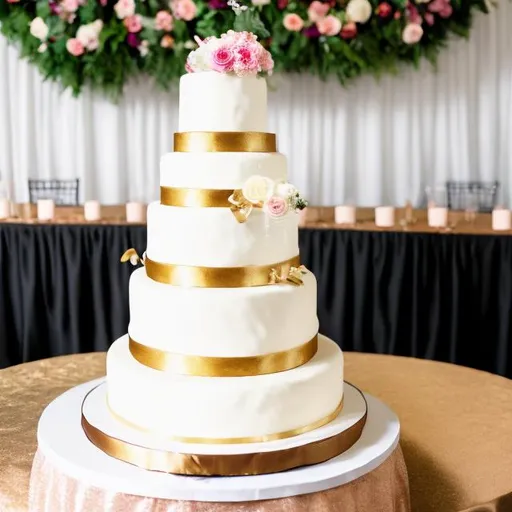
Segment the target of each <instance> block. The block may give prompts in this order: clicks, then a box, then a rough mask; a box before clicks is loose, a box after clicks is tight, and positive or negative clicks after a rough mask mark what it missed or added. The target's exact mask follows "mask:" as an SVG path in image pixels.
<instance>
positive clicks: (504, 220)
mask: <svg viewBox="0 0 512 512" xmlns="http://www.w3.org/2000/svg"><path fill="white" fill-rule="evenodd" d="M510 228H511V219H510V210H505V209H504V208H496V209H495V210H493V212H492V229H494V230H495V231H508V230H510Z"/></svg>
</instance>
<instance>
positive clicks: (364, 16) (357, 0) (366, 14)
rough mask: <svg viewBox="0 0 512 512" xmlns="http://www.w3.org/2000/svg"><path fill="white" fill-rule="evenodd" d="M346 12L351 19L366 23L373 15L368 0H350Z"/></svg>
mask: <svg viewBox="0 0 512 512" xmlns="http://www.w3.org/2000/svg"><path fill="white" fill-rule="evenodd" d="M346 12H347V18H348V19H349V21H353V22H355V23H366V22H367V21H368V20H369V19H370V17H371V15H372V6H371V4H370V2H368V0H350V2H349V3H348V5H347V10H346Z"/></svg>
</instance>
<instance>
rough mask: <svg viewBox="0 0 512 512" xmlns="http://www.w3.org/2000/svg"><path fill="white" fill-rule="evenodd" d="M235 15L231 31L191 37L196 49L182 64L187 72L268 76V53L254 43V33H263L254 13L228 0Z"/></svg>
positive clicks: (272, 63) (269, 62)
mask: <svg viewBox="0 0 512 512" xmlns="http://www.w3.org/2000/svg"><path fill="white" fill-rule="evenodd" d="M228 5H229V6H230V7H231V8H232V9H233V11H234V12H235V14H236V19H235V25H234V26H235V29H236V31H235V30H228V32H227V33H226V34H222V35H221V36H220V37H207V38H206V39H204V40H201V39H200V38H199V37H197V36H196V37H195V40H196V42H197V44H198V48H197V50H194V51H192V52H190V54H189V55H188V58H187V62H186V64H185V69H186V70H187V72H188V73H198V72H201V71H217V72H218V73H228V74H235V75H237V76H248V75H271V74H272V70H273V68H274V61H273V59H272V55H271V54H270V52H268V51H267V50H265V48H263V46H262V45H261V43H259V42H258V36H257V35H256V34H257V33H259V34H263V36H267V35H268V32H266V29H265V27H264V26H263V24H262V23H261V20H260V19H259V17H258V16H257V15H254V14H253V13H252V10H250V9H248V8H247V6H245V5H240V4H239V3H237V2H236V1H235V0H229V1H228Z"/></svg>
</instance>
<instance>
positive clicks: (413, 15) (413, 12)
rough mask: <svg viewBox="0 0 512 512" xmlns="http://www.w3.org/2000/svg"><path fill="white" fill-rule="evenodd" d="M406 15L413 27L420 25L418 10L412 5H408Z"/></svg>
mask: <svg viewBox="0 0 512 512" xmlns="http://www.w3.org/2000/svg"><path fill="white" fill-rule="evenodd" d="M407 14H408V19H409V22H410V23H414V24H415V25H421V21H422V19H421V16H420V14H419V12H418V9H416V7H415V6H414V5H412V4H410V5H409V6H408V7H407Z"/></svg>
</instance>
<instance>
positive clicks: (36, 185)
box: [28, 179, 80, 206]
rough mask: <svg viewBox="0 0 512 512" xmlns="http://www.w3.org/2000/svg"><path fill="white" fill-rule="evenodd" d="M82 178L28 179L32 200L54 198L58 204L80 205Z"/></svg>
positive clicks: (33, 201) (34, 201) (32, 201)
mask: <svg viewBox="0 0 512 512" xmlns="http://www.w3.org/2000/svg"><path fill="white" fill-rule="evenodd" d="M79 185H80V180H79V179H76V180H28V192H29V197H30V202H31V203H33V204H35V203H37V201H38V200H39V199H53V201H54V202H55V204H56V205H58V206H78V196H79Z"/></svg>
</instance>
